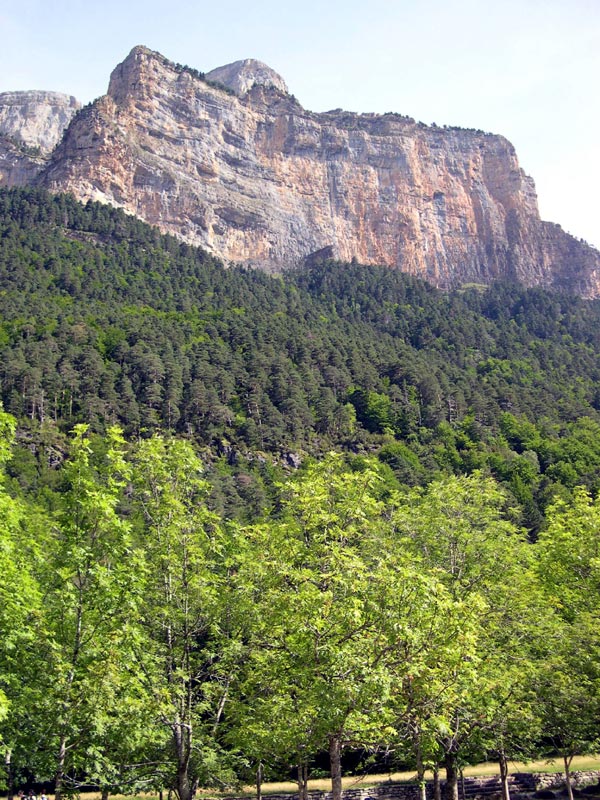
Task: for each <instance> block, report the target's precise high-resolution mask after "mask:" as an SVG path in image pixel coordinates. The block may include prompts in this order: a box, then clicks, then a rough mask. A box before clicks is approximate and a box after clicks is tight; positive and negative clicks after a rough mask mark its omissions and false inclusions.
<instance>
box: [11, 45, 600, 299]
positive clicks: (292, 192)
mask: <svg viewBox="0 0 600 800" xmlns="http://www.w3.org/2000/svg"><path fill="white" fill-rule="evenodd" d="M5 130H6V128H5V127H3V125H2V122H1V119H0V133H3V132H4V131H5ZM20 158H21V160H20V161H19V162H18V163H17V165H16V166H15V164H14V163H13V162H11V161H10V160H8V161H7V162H6V163H7V168H5V167H3V166H2V164H3V163H4V162H0V183H4V184H7V183H8V184H9V185H25V184H28V183H37V184H39V185H41V186H43V187H46V188H48V189H50V190H51V191H54V192H70V193H72V194H73V195H74V196H75V197H76V198H78V199H80V200H88V199H93V200H100V201H102V202H104V203H108V204H111V205H114V206H119V207H122V208H123V209H125V210H126V211H127V212H129V213H131V214H134V215H136V216H138V217H140V218H141V219H143V220H145V221H147V222H150V223H152V224H154V225H157V226H159V227H160V229H161V230H162V231H164V232H169V233H172V234H174V235H176V236H177V237H179V238H181V239H183V240H184V241H186V242H189V243H192V244H198V245H201V246H203V247H205V248H206V249H207V250H209V252H211V253H213V254H215V255H217V256H219V257H221V258H223V259H224V260H225V261H229V262H238V263H242V264H247V265H251V266H258V267H261V268H263V269H266V270H269V271H275V272H280V271H283V270H285V269H287V268H289V267H290V266H293V265H295V264H297V263H299V262H301V261H302V260H304V259H306V258H307V257H311V256H313V255H314V254H315V253H317V254H321V255H326V256H333V257H335V258H338V259H341V260H345V261H351V260H352V259H356V260H358V261H359V262H361V263H364V264H381V265H386V266H390V267H396V268H398V269H400V270H401V271H403V272H408V273H410V274H413V275H417V276H419V277H422V278H424V279H426V280H427V281H429V282H430V283H432V284H434V285H436V286H438V287H442V288H452V287H456V286H460V285H462V284H465V283H484V284H489V283H490V282H492V281H494V280H497V279H504V280H506V279H509V280H518V281H520V282H522V283H523V284H525V285H526V286H536V285H539V286H544V287H552V288H559V289H566V290H568V291H571V292H574V293H577V294H579V295H581V296H584V297H596V296H598V295H600V253H598V251H597V250H595V249H593V248H591V247H589V246H588V245H586V244H584V243H583V242H580V241H578V240H576V239H574V238H573V237H571V236H569V235H568V234H566V233H565V232H563V231H562V229H561V228H560V227H559V226H557V225H554V224H551V223H548V222H543V221H541V220H540V217H539V212H538V207H537V198H536V194H535V188H534V184H533V181H532V180H531V178H529V177H527V176H526V175H525V174H524V172H523V170H522V169H521V168H520V167H519V163H518V160H517V157H516V154H515V151H514V148H513V147H512V145H511V144H510V143H509V142H508V141H507V140H506V139H504V138H503V137H501V136H495V135H491V134H486V133H483V132H481V131H473V130H462V129H457V128H439V127H437V126H426V125H424V124H422V123H418V122H415V121H414V120H413V119H411V118H409V117H404V116H401V115H398V114H384V115H376V114H354V113H349V112H344V111H342V110H339V109H338V110H335V111H330V112H326V113H320V114H316V113H312V112H310V111H306V110H305V109H304V108H302V106H300V104H299V103H298V102H297V100H296V99H295V98H294V97H293V96H291V95H289V94H288V93H287V88H286V85H285V82H284V81H283V79H282V78H281V77H280V76H279V75H277V73H275V72H274V71H273V70H271V69H270V68H269V67H268V66H266V65H265V64H262V63H261V62H258V61H253V60H251V59H248V60H245V61H239V62H236V63H235V64H231V65H228V66H226V67H220V68H219V69H217V70H213V71H212V72H210V73H208V74H206V75H204V74H202V73H199V72H197V71H196V70H194V69H190V68H189V67H186V66H182V65H180V64H174V63H172V62H170V61H168V60H167V59H166V58H164V57H163V56H162V55H160V54H159V53H156V52H153V51H151V50H148V49H147V48H145V47H135V48H134V49H133V50H132V51H131V53H130V54H129V56H128V57H127V58H126V59H125V61H124V62H123V63H122V64H120V65H119V66H117V68H116V69H115V70H114V72H113V74H112V76H111V79H110V84H109V88H108V93H107V94H106V95H105V96H103V97H101V98H99V99H98V100H96V101H95V102H94V103H92V104H91V105H90V106H88V107H86V108H85V109H82V110H80V111H79V112H78V113H76V114H75V115H74V116H73V118H72V119H71V120H70V122H69V124H68V126H67V127H66V130H65V133H64V136H63V137H62V140H61V141H60V143H59V144H58V145H57V146H56V148H55V149H54V150H53V151H52V153H51V155H50V158H49V160H48V161H40V160H39V159H38V160H37V161H35V159H34V160H33V161H31V159H30V161H29V162H28V161H27V160H26V154H21V156H20ZM13 161H14V160H13Z"/></svg>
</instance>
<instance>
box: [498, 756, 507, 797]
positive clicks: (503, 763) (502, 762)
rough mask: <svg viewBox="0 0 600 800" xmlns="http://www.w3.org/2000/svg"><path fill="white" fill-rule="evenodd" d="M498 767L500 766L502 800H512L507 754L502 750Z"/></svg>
mask: <svg viewBox="0 0 600 800" xmlns="http://www.w3.org/2000/svg"><path fill="white" fill-rule="evenodd" d="M498 765H499V766H500V783H501V784H502V800H510V789H509V788H508V759H507V758H506V753H505V752H504V750H501V751H500V752H499V753H498Z"/></svg>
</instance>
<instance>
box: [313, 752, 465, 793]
mask: <svg viewBox="0 0 600 800" xmlns="http://www.w3.org/2000/svg"><path fill="white" fill-rule="evenodd" d="M329 768H330V771H331V800H342V743H341V738H340V736H331V737H330V739H329ZM457 800H458V798H457Z"/></svg>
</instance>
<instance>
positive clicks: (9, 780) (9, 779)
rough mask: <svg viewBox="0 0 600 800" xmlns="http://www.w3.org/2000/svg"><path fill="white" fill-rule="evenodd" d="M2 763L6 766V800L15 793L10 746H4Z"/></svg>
mask: <svg viewBox="0 0 600 800" xmlns="http://www.w3.org/2000/svg"><path fill="white" fill-rule="evenodd" d="M4 765H5V767H6V800H13V797H14V794H15V784H14V775H13V768H12V750H11V749H10V747H7V748H6V753H5V754H4Z"/></svg>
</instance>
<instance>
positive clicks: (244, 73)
mask: <svg viewBox="0 0 600 800" xmlns="http://www.w3.org/2000/svg"><path fill="white" fill-rule="evenodd" d="M206 77H207V79H208V80H210V81H217V82H218V83H222V84H223V85H224V86H227V87H228V88H229V89H232V90H233V91H234V92H235V93H236V94H246V92H249V91H250V89H251V88H252V87H253V86H255V85H256V84H258V85H260V86H274V87H275V88H276V89H279V91H280V92H285V93H286V94H288V88H287V85H286V82H285V81H284V80H283V78H282V77H281V75H280V74H279V73H278V72H275V70H274V69H271V67H269V66H268V65H267V64H264V63H263V62H262V61H257V60H256V59H254V58H245V59H243V60H242V61H234V62H233V63H232V64H225V65H224V66H223V67H217V68H216V69H213V70H212V71H211V72H207V73H206Z"/></svg>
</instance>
